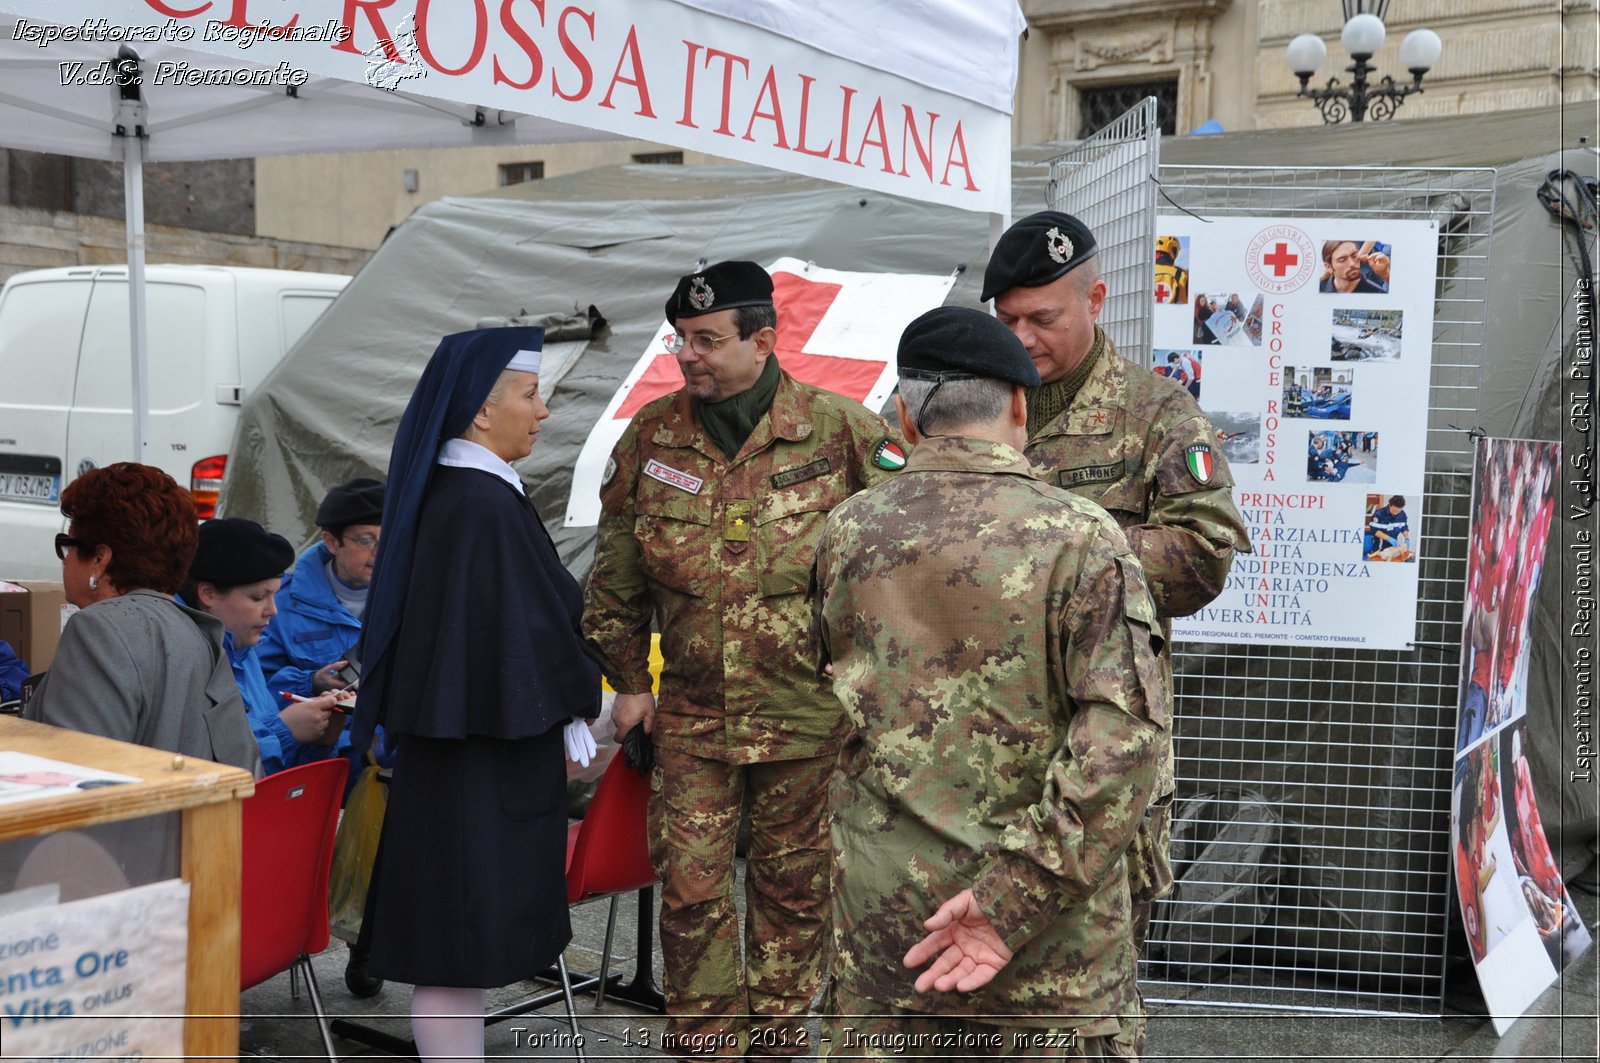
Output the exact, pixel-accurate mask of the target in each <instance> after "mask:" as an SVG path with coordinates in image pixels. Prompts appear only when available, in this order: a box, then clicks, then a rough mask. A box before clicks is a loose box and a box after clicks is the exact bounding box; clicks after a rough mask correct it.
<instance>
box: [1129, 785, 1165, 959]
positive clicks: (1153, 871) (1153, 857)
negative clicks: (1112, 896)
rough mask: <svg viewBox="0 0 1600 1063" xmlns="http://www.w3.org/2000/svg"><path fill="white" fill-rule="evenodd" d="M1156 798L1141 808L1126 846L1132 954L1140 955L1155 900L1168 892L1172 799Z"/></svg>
mask: <svg viewBox="0 0 1600 1063" xmlns="http://www.w3.org/2000/svg"><path fill="white" fill-rule="evenodd" d="M1160 800H1161V801H1162V803H1161V804H1160V805H1151V806H1150V807H1149V808H1148V809H1147V810H1146V811H1145V814H1144V817H1143V818H1142V819H1140V820H1139V829H1138V831H1136V832H1135V833H1134V836H1133V844H1132V845H1131V846H1129V847H1128V912H1129V916H1130V918H1129V920H1128V927H1129V929H1130V931H1131V932H1132V934H1133V953H1134V956H1136V957H1137V956H1141V955H1143V954H1144V939H1145V936H1146V935H1148V934H1149V933H1150V916H1151V914H1152V913H1153V912H1154V911H1155V908H1156V901H1158V900H1160V899H1161V898H1162V897H1165V896H1166V895H1167V894H1168V893H1170V892H1172V798H1171V796H1168V797H1166V798H1161V799H1160Z"/></svg>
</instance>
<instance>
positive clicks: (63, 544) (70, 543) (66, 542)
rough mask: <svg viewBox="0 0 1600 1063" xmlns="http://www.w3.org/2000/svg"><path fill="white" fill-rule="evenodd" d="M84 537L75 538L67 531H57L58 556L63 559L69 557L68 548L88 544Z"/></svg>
mask: <svg viewBox="0 0 1600 1063" xmlns="http://www.w3.org/2000/svg"><path fill="white" fill-rule="evenodd" d="M88 545H89V544H88V543H86V542H84V541H83V540H82V539H74V538H73V537H72V536H70V535H68V534H67V533H66V532H57V533H56V558H57V559H58V560H61V561H65V560H66V559H67V550H68V549H70V548H71V547H74V546H88Z"/></svg>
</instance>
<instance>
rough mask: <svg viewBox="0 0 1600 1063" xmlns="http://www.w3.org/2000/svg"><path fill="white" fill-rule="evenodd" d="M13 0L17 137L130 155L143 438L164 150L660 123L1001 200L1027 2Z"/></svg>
mask: <svg viewBox="0 0 1600 1063" xmlns="http://www.w3.org/2000/svg"><path fill="white" fill-rule="evenodd" d="M405 2H406V0H400V2H399V3H396V2H394V0H387V2H385V0H350V2H347V0H84V2H78V3H72V4H64V3H61V2H60V0H0V147H8V148H21V149H27V150H31V151H41V152H51V153H55V154H62V155H75V156H80V157H86V158H97V159H108V160H120V161H121V162H122V163H123V164H124V187H125V191H126V204H127V208H126V209H127V227H128V266H129V285H130V291H129V319H130V321H129V328H130V342H131V350H132V366H133V407H132V408H133V410H134V411H135V413H134V419H133V420H134V429H133V436H134V439H133V443H134V456H135V458H137V459H143V457H144V455H145V447H146V444H147V437H148V413H147V405H148V382H147V381H148V364H147V357H148V356H147V352H146V349H145V328H144V294H143V274H144V217H143V213H144V212H143V198H144V196H143V177H142V167H143V164H144V163H145V162H147V161H148V162H165V161H178V160H195V159H221V158H245V157H256V156H261V155H279V154H303V153H310V152H324V151H360V150H371V149H378V148H396V147H469V146H482V145H493V144H515V143H552V142H559V141H571V140H589V139H596V138H597V137H602V136H615V137H625V138H631V139H641V140H651V141H657V142H661V143H667V144H672V145H674V146H678V147H683V148H688V149H691V150H696V151H703V152H709V153H712V154H717V155H723V156H726V157H729V158H733V159H738V160H741V161H747V162H753V163H759V164H761V165H765V166H771V167H773V168H776V169H781V170H787V171H791V172H795V173H802V174H807V175H810V176H813V177H820V178H824V179H827V180H831V181H836V182H839V183H841V184H847V185H856V186H861V187H865V188H872V189H876V190H879V191H884V192H891V193H894V194H896V195H901V196H906V197H909V198H913V199H920V200H926V201H930V202H936V203H944V204H947V205H951V206H956V207H960V208H963V209H967V210H973V211H981V212H986V213H988V214H990V216H991V234H992V235H997V234H998V232H999V230H1000V229H1001V228H1003V227H1004V225H1005V223H1006V221H1007V219H1008V214H1009V206H1010V199H1011V188H1010V174H1011V170H1010V153H1011V120H1010V113H1011V97H1012V92H1013V89H1014V87H1015V84H1016V73H1017V36H1018V35H1019V34H1020V33H1021V32H1022V30H1023V28H1024V25H1025V23H1024V20H1023V17H1022V13H1021V10H1020V9H1019V8H1018V6H1017V4H1016V2H1015V0H918V2H917V3H914V4H910V3H903V2H900V0H626V2H621V3H612V4H607V5H604V6H603V7H602V6H600V5H595V8H596V9H595V10H592V11H591V10H586V9H584V8H582V7H580V6H577V5H576V4H570V3H569V4H564V5H561V6H558V5H557V4H556V3H536V2H535V0H499V2H498V3H491V2H490V0H453V2H452V3H451V4H449V5H448V7H447V6H446V5H445V4H442V3H441V4H432V3H430V0H415V3H414V5H412V6H411V7H402V6H401V4H404V3H405Z"/></svg>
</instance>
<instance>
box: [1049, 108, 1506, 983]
mask: <svg viewBox="0 0 1600 1063" xmlns="http://www.w3.org/2000/svg"><path fill="white" fill-rule="evenodd" d="M1133 121H1134V120H1133V119H1130V120H1128V122H1127V123H1118V125H1119V126H1122V125H1124V124H1131V123H1132V122H1133ZM1104 135H1108V136H1111V137H1115V136H1117V135H1120V136H1121V137H1122V139H1121V140H1119V141H1116V143H1114V144H1109V145H1101V146H1099V147H1098V148H1091V147H1090V145H1089V144H1088V143H1086V144H1085V145H1084V146H1083V147H1080V148H1079V149H1076V150H1075V151H1074V152H1073V153H1072V154H1071V155H1068V156H1064V157H1063V159H1062V160H1058V161H1057V163H1056V164H1053V165H1052V169H1051V173H1052V185H1051V201H1050V202H1051V206H1052V207H1054V208H1056V209H1061V210H1066V211H1068V212H1070V213H1073V214H1076V215H1078V216H1079V217H1081V218H1083V219H1084V220H1085V221H1086V222H1088V223H1089V224H1090V225H1091V226H1092V227H1094V228H1095V230H1096V234H1097V237H1098V238H1099V239H1100V243H1101V247H1102V255H1105V254H1106V248H1107V245H1108V244H1109V245H1111V247H1112V249H1113V250H1114V251H1121V249H1123V248H1126V249H1127V251H1126V253H1125V254H1121V255H1119V257H1118V258H1117V260H1116V263H1115V265H1114V267H1113V268H1114V270H1115V272H1114V273H1113V269H1112V268H1108V269H1107V270H1106V273H1107V280H1108V283H1109V284H1110V286H1111V288H1112V290H1113V292H1117V291H1118V289H1123V291H1124V292H1135V293H1136V294H1135V295H1133V296H1132V297H1131V298H1129V299H1124V300H1122V301H1121V302H1118V301H1117V300H1116V299H1115V297H1114V298H1113V299H1112V300H1111V301H1110V302H1111V303H1112V304H1114V305H1115V307H1116V312H1117V316H1118V317H1119V318H1124V319H1126V321H1115V322H1113V323H1112V325H1115V326H1116V327H1117V328H1119V329H1124V330H1125V332H1124V335H1134V336H1139V337H1141V338H1140V339H1135V340H1132V341H1131V342H1130V341H1125V340H1123V339H1121V338H1118V339H1117V341H1116V342H1117V345H1118V347H1119V349H1120V350H1121V351H1122V352H1123V353H1124V354H1127V355H1131V356H1132V357H1133V358H1134V359H1135V360H1138V359H1140V358H1141V357H1142V356H1143V355H1144V354H1145V352H1146V350H1147V349H1148V339H1146V338H1144V337H1148V335H1149V332H1148V327H1149V326H1148V324H1146V325H1145V326H1143V331H1140V330H1139V329H1137V328H1135V327H1133V326H1132V325H1131V324H1128V323H1127V322H1131V320H1132V319H1134V318H1139V319H1142V320H1145V321H1148V318H1149V312H1150V308H1151V306H1152V294H1151V290H1150V289H1151V282H1152V263H1153V262H1154V246H1153V241H1154V237H1155V225H1154V217H1153V215H1154V213H1155V209H1154V208H1153V207H1151V208H1145V207H1144V206H1143V205H1142V204H1143V203H1144V201H1145V197H1146V196H1147V195H1149V196H1152V197H1153V196H1154V195H1155V193H1156V191H1157V184H1158V183H1157V182H1154V181H1147V182H1146V183H1147V184H1148V186H1149V187H1148V188H1147V189H1145V188H1137V187H1131V186H1132V185H1133V184H1134V183H1135V182H1139V181H1145V180H1146V179H1145V177H1144V175H1142V174H1141V173H1140V172H1139V170H1138V168H1137V166H1135V165H1134V164H1133V163H1132V161H1131V159H1130V158H1128V157H1126V156H1124V155H1121V154H1119V152H1123V151H1126V150H1127V145H1128V144H1129V143H1130V142H1131V141H1130V139H1129V138H1130V134H1129V133H1128V131H1127V130H1122V131H1121V132H1120V134H1119V133H1118V131H1116V130H1107V131H1106V134H1104ZM1097 139H1098V138H1097ZM1097 165H1098V166H1100V167H1101V168H1100V169H1099V170H1092V169H1091V168H1092V167H1095V166H1097ZM1058 168H1059V169H1058ZM1058 173H1059V174H1060V177H1059V178H1058V176H1057V175H1058ZM1091 173H1093V174H1094V176H1093V177H1092V178H1091V177H1090V174H1091ZM1159 178H1160V179H1159V190H1160V194H1161V199H1162V202H1161V205H1160V210H1161V211H1163V212H1165V211H1179V210H1187V211H1191V212H1193V213H1194V214H1196V215H1199V216H1200V217H1207V216H1243V217H1252V216H1283V215H1292V216H1301V217H1340V218H1354V219H1395V218H1406V219H1427V218H1433V219H1435V220H1437V221H1438V222H1439V224H1440V233H1441V235H1440V245H1439V274H1438V279H1437V282H1436V289H1435V316H1434V337H1433V369H1432V376H1431V380H1430V386H1429V393H1428V395H1427V418H1428V435H1427V440H1428V443H1427V455H1426V469H1427V474H1426V486H1425V491H1426V495H1427V506H1426V513H1425V516H1424V519H1423V523H1422V528H1421V535H1422V538H1423V540H1425V541H1426V542H1427V544H1428V548H1427V550H1426V551H1425V553H1424V554H1423V556H1422V559H1421V562H1420V563H1421V566H1422V568H1421V573H1420V577H1421V583H1420V598H1421V600H1420V602H1419V607H1418V622H1417V641H1416V644H1415V647H1414V648H1413V649H1412V650H1408V651H1374V650H1341V649H1331V648H1330V649H1320V648H1303V647H1300V648H1292V647H1285V646H1279V645H1247V646H1233V645H1212V644H1199V643H1182V644H1179V645H1178V646H1177V647H1176V648H1175V653H1174V669H1175V673H1176V674H1175V686H1174V694H1175V698H1176V713H1175V716H1176V719H1175V724H1174V738H1175V742H1176V746H1177V754H1178V800H1177V804H1176V805H1175V813H1176V818H1177V819H1179V820H1180V823H1179V824H1178V829H1177V830H1176V831H1175V842H1174V858H1175V861H1176V862H1177V864H1178V871H1179V874H1180V875H1182V876H1185V879H1186V881H1187V882H1188V884H1189V886H1190V888H1189V889H1187V890H1185V891H1183V892H1181V893H1179V894H1177V895H1175V896H1174V898H1173V899H1169V900H1168V901H1167V902H1166V903H1164V904H1163V905H1162V906H1161V907H1160V908H1159V909H1158V911H1157V913H1156V918H1155V921H1154V923H1153V925H1152V928H1151V932H1150V943H1149V945H1148V946H1147V948H1146V953H1145V958H1144V959H1143V960H1141V962H1140V971H1139V973H1140V978H1141V980H1142V981H1143V982H1145V983H1146V997H1147V999H1149V1000H1153V1001H1167V1002H1185V1003H1191V1004H1228V1005H1235V1006H1237V1005H1252V1006H1260V1007H1266V1008H1294V1009H1297V1010H1299V1009H1304V1010H1314V1011H1336V1012H1357V1013H1372V1014H1438V1013H1439V1012H1441V1011H1442V1009H1443V993H1444V954H1445V934H1446V929H1447V920H1448V918H1449V915H1450V912H1451V911H1452V905H1451V901H1450V896H1451V887H1450V875H1449V823H1450V789H1451V757H1452V752H1453V748H1454V738H1455V721H1456V705H1457V700H1458V691H1459V684H1460V667H1461V660H1460V634H1461V610H1462V602H1463V600H1464V598H1465V585H1466V556H1467V553H1466V547H1467V538H1468V517H1469V506H1470V491H1471V461H1472V442H1471V438H1470V436H1469V432H1468V430H1469V429H1471V428H1473V427H1474V426H1475V425H1476V423H1477V422H1476V418H1477V416H1478V409H1479V404H1478V398H1479V394H1478V392H1479V384H1480V379H1481V372H1482V365H1483V360H1484V349H1483V342H1482V334H1483V328H1484V323H1485V320H1486V316H1485V315H1486V310H1487V299H1488V247H1489V238H1490V234H1491V228H1492V218H1493V212H1494V181H1495V172H1494V171H1493V170H1490V169H1390V168H1369V167H1343V168H1316V169H1310V168H1280V167H1244V166H1241V167H1218V166H1169V167H1162V168H1161V169H1160V170H1159ZM1091 183H1092V184H1093V185H1094V187H1086V185H1087V184H1091ZM1147 209H1148V213H1144V211H1146V210H1147ZM1145 219H1149V220H1148V221H1147V220H1145ZM1108 223H1109V225H1110V227H1109V228H1106V226H1107V224H1108ZM1140 225H1142V226H1143V228H1142V230H1141V231H1138V232H1135V231H1133V228H1134V227H1136V226H1140ZM1107 233H1109V234H1111V235H1110V236H1109V238H1108V237H1107V235H1104V234H1107ZM1135 249H1137V250H1135ZM1111 308H1112V307H1111V306H1108V310H1109V309H1111ZM1111 327H1112V326H1111V325H1108V331H1110V329H1111ZM1141 364H1142V362H1141ZM1418 398H1419V413H1420V412H1421V396H1419V397H1418Z"/></svg>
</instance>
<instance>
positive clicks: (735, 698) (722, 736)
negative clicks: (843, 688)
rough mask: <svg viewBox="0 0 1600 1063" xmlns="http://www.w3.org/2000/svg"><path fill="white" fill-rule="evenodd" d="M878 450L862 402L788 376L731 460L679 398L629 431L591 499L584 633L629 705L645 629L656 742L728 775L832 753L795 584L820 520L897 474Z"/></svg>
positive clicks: (801, 595)
mask: <svg viewBox="0 0 1600 1063" xmlns="http://www.w3.org/2000/svg"><path fill="white" fill-rule="evenodd" d="M885 440H889V441H891V442H893V443H895V446H896V449H897V452H898V448H899V447H900V446H901V445H902V444H900V443H899V442H898V436H891V434H890V431H889V427H888V425H887V424H885V423H884V421H883V419H882V418H881V417H878V416H877V415H875V414H873V413H871V412H869V411H868V410H867V409H865V408H864V407H862V406H861V405H860V404H859V403H856V402H853V401H851V400H849V399H845V398H841V397H840V396H838V395H835V394H833V393H831V392H827V391H823V390H821V389H820V388H814V387H811V386H810V385H807V384H801V383H798V382H797V381H795V379H794V378H793V377H791V376H789V375H788V374H787V373H785V374H783V376H782V378H781V379H780V381H779V383H778V390H777V393H776V394H775V395H774V396H773V399H772V406H771V408H770V409H769V410H768V411H767V414H766V416H764V417H762V419H761V420H760V421H759V422H758V423H757V424H756V427H755V431H754V432H752V433H751V435H750V438H749V439H747V440H746V441H745V444H744V446H743V447H742V448H740V450H739V453H738V455H736V456H735V458H734V459H733V460H732V461H729V460H728V458H727V456H726V455H725V454H723V452H722V450H721V448H719V447H718V446H717V445H716V444H715V443H713V442H712V441H711V439H710V438H709V437H708V436H707V435H706V434H705V432H704V431H703V430H702V429H701V427H700V424H699V422H698V421H697V420H696V418H695V416H694V413H693V412H692V410H691V409H690V405H689V396H688V394H687V393H686V392H684V391H681V390H680V391H677V392H674V393H673V394H671V395H668V396H664V397H663V398H660V399H657V400H656V401H654V402H652V403H650V404H649V405H647V406H645V407H644V408H643V409H641V410H640V411H639V413H638V414H637V415H636V416H635V417H634V419H633V423H632V424H630V425H629V426H628V428H627V430H626V431H625V432H624V433H623V435H622V439H621V440H619V441H618V443H617V446H616V449H615V450H614V451H613V452H612V458H611V460H612V463H613V464H612V465H608V466H607V470H606V473H607V475H606V479H605V483H604V484H603V486H602V487H601V489H600V501H601V516H600V528H599V532H598V537H597V539H596V542H595V558H594V568H593V570H592V571H591V572H590V574H589V582H588V588H587V591H586V600H585V607H584V616H583V630H584V634H585V636H586V637H587V638H588V639H589V642H590V643H591V645H593V646H594V647H595V648H596V649H597V650H598V651H599V653H600V658H601V663H602V667H603V668H604V670H605V674H606V678H607V679H609V680H610V681H611V684H612V686H614V687H615V688H616V689H617V690H619V691H622V692H623V693H640V692H644V691H648V690H649V689H650V673H649V651H650V621H651V618H652V616H654V618H655V620H656V622H657V624H658V626H659V627H660V630H661V653H662V657H663V660H664V662H665V663H664V666H663V668H662V675H661V693H660V697H659V699H658V706H657V715H656V724H655V731H654V735H653V737H654V739H655V741H656V742H657V743H658V744H660V745H661V746H663V747H664V748H669V749H679V750H684V751H687V752H692V753H694V754H696V755H698V756H702V757H708V758H711V759H714V760H724V761H727V762H729V763H736V764H753V763H759V762H761V761H768V760H788V759H796V758H800V757H814V756H818V755H821V754H823V753H827V752H831V751H832V750H833V749H835V748H837V733H838V730H839V726H840V719H841V718H840V712H839V703H838V701H837V700H836V699H835V698H834V697H833V695H832V694H831V693H829V691H828V690H827V688H826V687H825V686H823V685H822V684H821V683H820V682H818V680H817V677H816V670H815V656H816V654H815V648H814V646H813V644H812V642H811V638H810V614H809V611H808V609H807V605H806V601H805V590H806V580H807V577H808V575H809V573H810V571H811V561H812V558H813V556H814V555H815V553H816V547H817V536H818V535H820V534H821V532H822V525H823V522H824V521H825V520H826V519H827V516H828V512H829V511H830V510H831V509H833V507H834V506H836V505H838V504H839V503H840V502H843V501H844V500H845V499H846V498H848V497H850V496H851V495H852V494H854V493H855V492H857V491H859V490H861V488H863V487H865V486H867V485H868V484H872V483H876V482H878V481H879V480H881V479H883V478H885V477H887V476H889V475H890V471H889V470H890V469H891V468H893V467H895V466H897V465H898V462H897V461H892V460H890V458H889V457H888V456H884V455H881V454H880V451H881V449H882V447H883V444H884V441H885ZM879 461H881V462H882V464H881V465H880V464H879Z"/></svg>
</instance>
